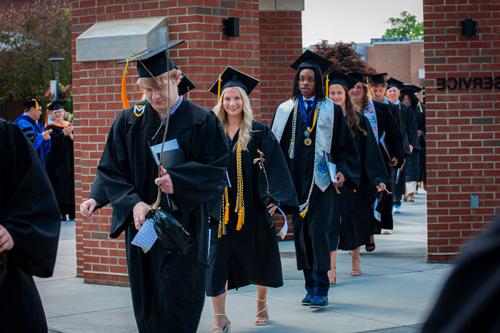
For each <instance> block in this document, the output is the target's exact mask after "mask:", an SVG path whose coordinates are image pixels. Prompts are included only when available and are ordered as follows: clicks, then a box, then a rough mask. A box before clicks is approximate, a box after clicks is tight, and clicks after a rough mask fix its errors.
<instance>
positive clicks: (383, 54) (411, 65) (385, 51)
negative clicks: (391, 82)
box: [366, 41, 424, 85]
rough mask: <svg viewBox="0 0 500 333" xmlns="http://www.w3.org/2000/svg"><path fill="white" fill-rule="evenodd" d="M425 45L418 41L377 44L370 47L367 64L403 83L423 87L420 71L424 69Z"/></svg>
mask: <svg viewBox="0 0 500 333" xmlns="http://www.w3.org/2000/svg"><path fill="white" fill-rule="evenodd" d="M423 49H424V44H423V43H422V42H418V41H412V42H404V43H377V44H374V45H371V46H370V47H368V54H367V61H366V62H367V64H368V65H369V66H371V67H373V68H375V69H376V70H377V72H386V73H388V74H389V75H388V77H395V78H397V79H398V80H401V81H403V82H411V83H413V84H416V85H421V84H422V83H421V81H420V80H419V78H418V70H419V69H423V68H424V53H423Z"/></svg>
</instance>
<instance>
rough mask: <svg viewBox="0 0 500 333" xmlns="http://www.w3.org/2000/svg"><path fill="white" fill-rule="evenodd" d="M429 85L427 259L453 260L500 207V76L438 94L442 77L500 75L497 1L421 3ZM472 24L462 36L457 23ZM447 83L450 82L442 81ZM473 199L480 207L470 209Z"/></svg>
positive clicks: (499, 10) (431, 0)
mask: <svg viewBox="0 0 500 333" xmlns="http://www.w3.org/2000/svg"><path fill="white" fill-rule="evenodd" d="M423 3H424V26H425V29H424V41H425V71H426V86H427V91H426V95H427V156H428V157H427V170H428V172H427V174H428V186H427V191H428V197H427V198H428V201H427V205H428V208H427V214H428V260H429V261H442V260H448V259H450V258H453V257H454V256H456V255H457V254H458V253H459V252H460V251H461V247H462V246H463V245H465V244H467V243H468V242H469V240H470V239H471V238H472V237H474V236H476V235H477V234H478V233H480V232H481V231H482V230H483V229H484V228H486V227H487V226H488V225H489V223H490V222H491V221H492V220H493V218H494V215H495V211H497V212H498V207H499V205H498V203H499V202H500V171H499V170H500V112H499V108H500V101H499V98H498V96H499V95H498V94H499V90H500V79H499V80H498V81H497V82H498V84H495V82H493V87H491V84H490V85H488V84H487V83H485V84H483V85H482V86H481V85H479V81H477V83H474V82H473V83H472V84H471V85H470V86H469V88H466V86H465V84H461V85H462V87H461V88H459V89H452V88H453V82H451V87H452V88H445V89H438V88H439V86H440V82H441V81H440V80H442V79H444V80H448V79H450V78H464V79H468V78H487V77H489V78H492V77H493V80H495V77H496V78H498V77H499V72H500V62H499V60H500V53H499V50H500V41H499V39H498V33H499V27H500V4H498V3H496V4H493V2H491V1H450V0H446V1H445V0H424V1H423ZM466 18H472V19H474V20H476V21H477V34H476V35H475V36H473V37H464V36H462V32H461V22H462V20H464V19H466ZM446 82H448V81H446ZM471 194H478V195H479V199H480V200H479V208H478V209H471V208H470V206H469V199H470V195H471Z"/></svg>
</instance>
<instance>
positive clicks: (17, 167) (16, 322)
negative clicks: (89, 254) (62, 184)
mask: <svg viewBox="0 0 500 333" xmlns="http://www.w3.org/2000/svg"><path fill="white" fill-rule="evenodd" d="M0 142H1V143H2V144H0V175H1V176H0V224H1V225H2V226H3V227H5V228H6V229H7V231H8V232H9V233H10V235H11V236H12V238H13V240H14V247H13V248H12V249H11V250H10V251H7V252H2V253H0V261H1V262H3V263H4V264H6V272H5V273H6V275H5V276H4V280H3V282H1V281H0V323H1V329H0V331H2V332H16V333H17V332H20V333H33V332H35V333H36V332H47V322H46V319H45V314H44V311H43V307H42V302H41V300H40V296H39V294H38V291H37V289H36V286H35V283H34V282H33V277H32V276H33V275H35V276H39V277H50V276H52V273H53V270H54V264H55V260H56V253H57V244H58V240H59V231H60V226H61V224H60V221H61V220H60V216H59V211H58V209H57V202H56V198H55V196H54V191H53V190H52V187H51V186H50V182H49V179H48V178H47V175H46V174H45V171H44V169H43V167H42V165H41V162H40V159H39V157H38V155H37V153H36V152H35V150H34V149H33V146H32V145H31V143H30V142H28V140H27V139H26V137H25V136H24V135H23V133H22V132H21V130H20V129H19V128H18V127H17V126H16V125H13V124H10V123H7V122H6V121H4V120H1V119H0ZM0 267H1V266H0ZM4 268H5V266H4ZM0 270H1V268H0ZM0 275H2V273H1V272H0ZM0 280H1V276H0Z"/></svg>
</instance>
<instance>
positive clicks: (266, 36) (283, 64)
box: [259, 11, 302, 124]
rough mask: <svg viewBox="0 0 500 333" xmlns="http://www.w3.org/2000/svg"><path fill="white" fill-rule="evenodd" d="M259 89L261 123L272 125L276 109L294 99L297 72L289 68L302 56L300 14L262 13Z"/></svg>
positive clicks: (260, 23) (260, 22)
mask: <svg viewBox="0 0 500 333" xmlns="http://www.w3.org/2000/svg"><path fill="white" fill-rule="evenodd" d="M259 26H260V66H261V71H260V79H261V83H260V88H261V90H262V91H264V92H265V94H263V95H262V97H261V114H262V118H261V119H262V121H263V122H264V123H266V124H270V123H271V119H272V117H273V114H274V112H275V111H276V108H277V106H278V105H279V104H280V103H281V102H282V101H285V100H286V99H288V98H290V96H291V95H292V87H293V82H292V81H293V76H294V74H295V71H294V70H292V69H291V68H290V64H291V63H293V62H294V61H295V59H296V58H297V57H298V56H299V55H300V54H301V53H302V15H301V12H286V11H281V12H271V11H270V12H264V11H263V12H260V21H259Z"/></svg>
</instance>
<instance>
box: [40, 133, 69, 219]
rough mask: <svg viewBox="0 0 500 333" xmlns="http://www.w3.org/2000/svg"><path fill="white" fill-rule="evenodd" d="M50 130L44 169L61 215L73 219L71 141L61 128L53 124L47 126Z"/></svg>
mask: <svg viewBox="0 0 500 333" xmlns="http://www.w3.org/2000/svg"><path fill="white" fill-rule="evenodd" d="M49 129H51V130H52V133H51V134H50V140H51V141H52V148H51V151H50V153H49V155H47V159H46V169H47V174H48V175H49V179H50V182H51V184H52V187H53V188H54V192H55V193H56V198H57V204H58V205H59V210H60V211H61V214H62V215H63V216H65V215H66V214H68V215H69V217H70V219H74V218H75V174H74V161H73V140H71V138H70V137H69V136H66V135H64V132H63V128H62V127H60V126H57V125H55V124H51V125H49V126H47V130H49Z"/></svg>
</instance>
